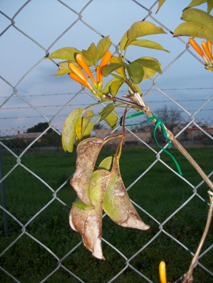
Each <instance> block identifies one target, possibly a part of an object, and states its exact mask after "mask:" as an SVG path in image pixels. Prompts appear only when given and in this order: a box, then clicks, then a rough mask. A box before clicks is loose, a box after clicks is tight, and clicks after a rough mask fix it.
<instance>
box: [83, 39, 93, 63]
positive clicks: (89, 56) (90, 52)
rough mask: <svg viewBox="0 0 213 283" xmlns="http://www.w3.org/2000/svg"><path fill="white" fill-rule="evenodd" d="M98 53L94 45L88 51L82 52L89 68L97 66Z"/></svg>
mask: <svg viewBox="0 0 213 283" xmlns="http://www.w3.org/2000/svg"><path fill="white" fill-rule="evenodd" d="M96 52H97V50H96V46H95V44H94V43H91V45H90V47H89V48H88V49H87V50H82V55H83V57H84V59H85V61H86V63H87V65H88V66H93V65H95V64H96Z"/></svg>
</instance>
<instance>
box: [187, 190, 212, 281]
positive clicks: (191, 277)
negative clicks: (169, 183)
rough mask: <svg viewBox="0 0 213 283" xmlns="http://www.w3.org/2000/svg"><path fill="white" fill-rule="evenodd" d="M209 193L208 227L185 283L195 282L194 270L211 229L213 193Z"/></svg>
mask: <svg viewBox="0 0 213 283" xmlns="http://www.w3.org/2000/svg"><path fill="white" fill-rule="evenodd" d="M208 193H209V198H210V206H209V212H208V217H207V221H206V226H205V229H204V231H203V235H202V237H201V240H200V243H199V245H198V247H197V250H196V253H195V254H194V256H193V258H192V261H191V265H190V267H189V270H188V272H187V273H186V275H185V276H184V279H183V283H192V282H193V275H192V274H193V270H194V267H195V264H196V262H197V260H198V257H199V254H200V252H201V249H202V247H203V244H204V242H205V239H206V236H207V234H208V231H209V227H210V224H211V219H212V215H213V193H212V191H208Z"/></svg>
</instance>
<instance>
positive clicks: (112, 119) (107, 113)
mask: <svg viewBox="0 0 213 283" xmlns="http://www.w3.org/2000/svg"><path fill="white" fill-rule="evenodd" d="M114 109H115V106H114V104H113V103H110V104H108V105H107V106H106V107H104V108H103V109H101V111H100V114H99V115H100V116H101V119H100V121H99V122H101V121H103V120H104V121H105V122H106V123H107V124H108V125H109V126H110V127H111V128H112V129H114V128H115V127H116V124H117V121H118V116H117V115H116V114H117V113H116V111H115V110H114ZM112 111H113V112H112ZM115 113H116V114H115Z"/></svg>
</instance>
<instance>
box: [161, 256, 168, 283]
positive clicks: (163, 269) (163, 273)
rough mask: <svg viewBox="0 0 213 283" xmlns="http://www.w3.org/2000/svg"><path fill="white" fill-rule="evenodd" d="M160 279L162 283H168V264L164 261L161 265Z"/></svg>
mask: <svg viewBox="0 0 213 283" xmlns="http://www.w3.org/2000/svg"><path fill="white" fill-rule="evenodd" d="M159 277H160V282H161V283H167V279H166V264H165V262H164V261H161V262H160V264H159Z"/></svg>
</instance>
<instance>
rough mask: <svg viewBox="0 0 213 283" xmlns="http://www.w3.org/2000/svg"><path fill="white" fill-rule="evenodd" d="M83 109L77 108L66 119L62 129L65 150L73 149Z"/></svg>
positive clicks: (70, 150)
mask: <svg viewBox="0 0 213 283" xmlns="http://www.w3.org/2000/svg"><path fill="white" fill-rule="evenodd" d="M83 111H84V109H82V108H76V109H74V110H73V111H72V112H71V113H70V114H69V115H68V116H67V118H66V119H65V122H64V126H63V131H62V147H63V149H64V151H69V152H72V151H73V145H74V141H75V129H76V125H77V122H78V120H79V119H80V118H81V115H82V113H83Z"/></svg>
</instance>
